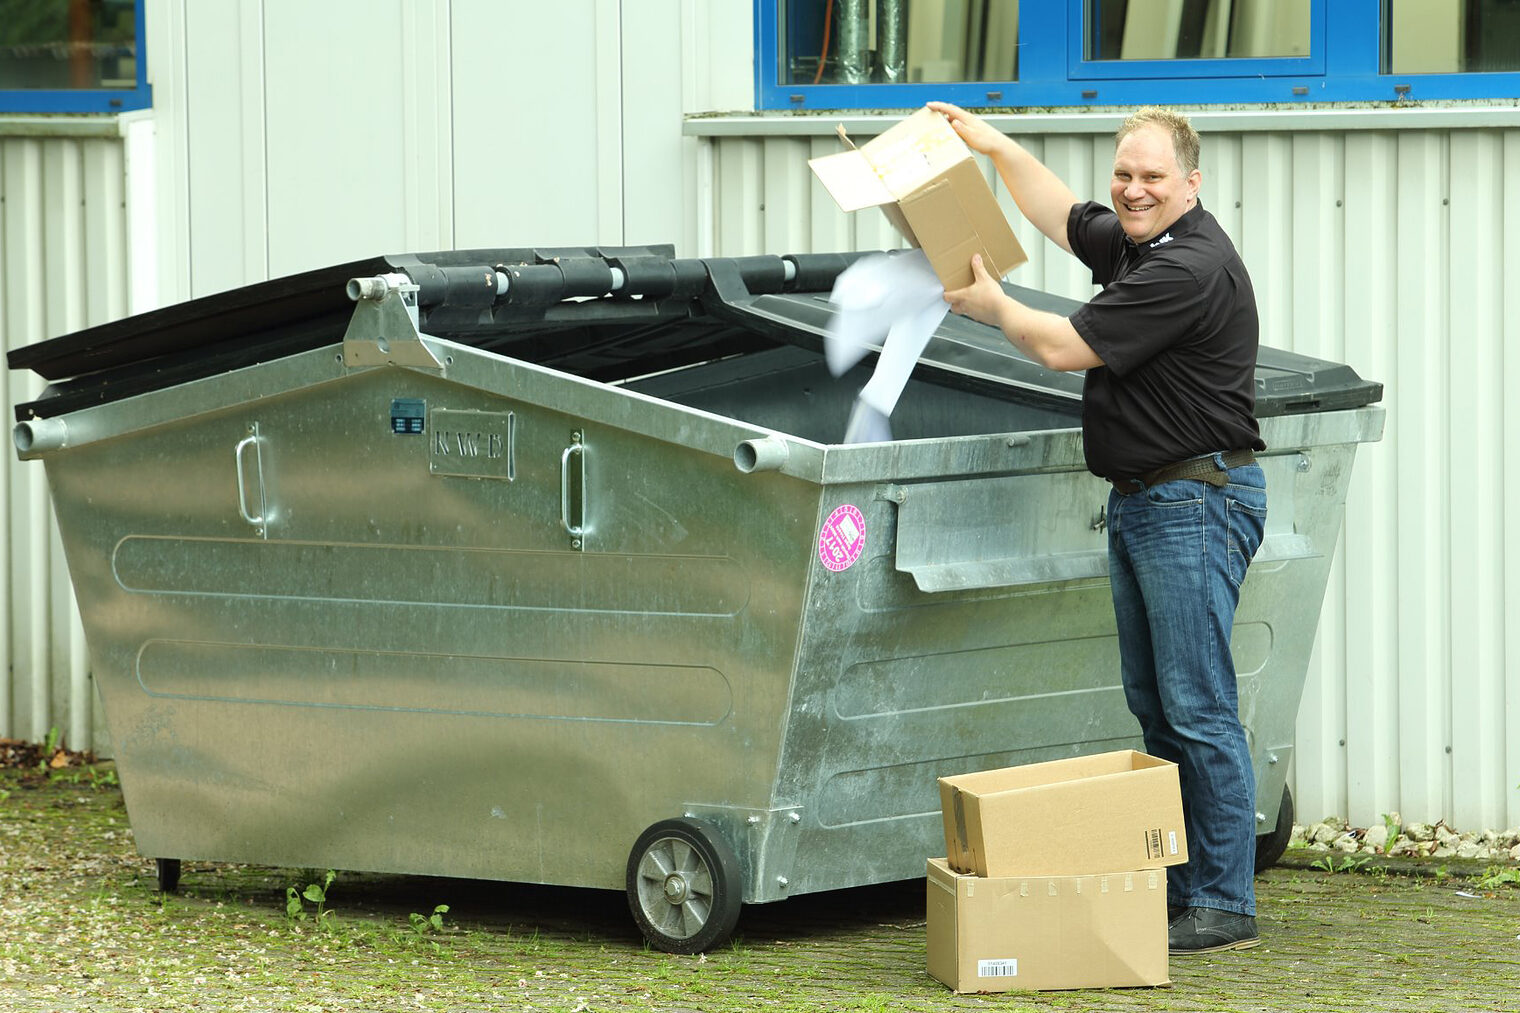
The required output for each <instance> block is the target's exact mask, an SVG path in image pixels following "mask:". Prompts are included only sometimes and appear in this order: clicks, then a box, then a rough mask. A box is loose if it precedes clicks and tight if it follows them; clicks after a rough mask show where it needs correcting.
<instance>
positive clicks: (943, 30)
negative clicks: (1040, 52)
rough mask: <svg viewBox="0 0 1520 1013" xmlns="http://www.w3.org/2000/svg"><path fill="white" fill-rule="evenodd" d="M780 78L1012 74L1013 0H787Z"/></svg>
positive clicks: (851, 80)
mask: <svg viewBox="0 0 1520 1013" xmlns="http://www.w3.org/2000/svg"><path fill="white" fill-rule="evenodd" d="M780 30H781V39H780V41H781V46H780V49H781V68H780V80H779V83H780V84H791V85H796V84H871V83H912V82H944V81H1014V80H1017V79H1018V36H1019V5H1018V0H789V2H787V3H785V4H784V5H783V6H782V13H781V25H780Z"/></svg>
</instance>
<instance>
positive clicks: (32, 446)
mask: <svg viewBox="0 0 1520 1013" xmlns="http://www.w3.org/2000/svg"><path fill="white" fill-rule="evenodd" d="M11 440H12V441H13V442H14V443H15V444H16V453H18V454H20V455H21V456H22V457H26V456H28V455H35V454H45V453H47V452H48V451H50V450H59V449H62V448H63V447H66V446H68V442H69V427H68V423H66V422H64V421H63V419H27V420H26V421H25V422H18V423H16V428H15V429H13V430H11Z"/></svg>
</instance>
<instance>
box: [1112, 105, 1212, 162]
mask: <svg viewBox="0 0 1520 1013" xmlns="http://www.w3.org/2000/svg"><path fill="white" fill-rule="evenodd" d="M1144 126H1157V127H1160V128H1161V129H1162V130H1165V131H1166V132H1167V133H1169V134H1171V135H1172V150H1174V151H1175V152H1176V153H1177V164H1178V165H1179V166H1181V168H1182V173H1183V175H1185V176H1186V175H1190V174H1191V173H1192V172H1193V170H1195V169H1197V168H1198V131H1196V130H1194V129H1193V124H1192V123H1190V122H1188V118H1187V117H1186V116H1184V115H1182V114H1181V113H1174V112H1172V111H1171V110H1170V109H1163V108H1161V107H1160V106H1145V107H1144V108H1143V109H1137V110H1135V112H1134V113H1133V114H1132V115H1131V116H1130V117H1129V118H1128V119H1126V120H1125V121H1124V122H1123V123H1121V124H1119V131H1118V133H1116V134H1114V143H1115V144H1117V143H1118V142H1120V141H1122V140H1124V139H1125V138H1126V137H1128V136H1129V135H1130V134H1132V133H1134V132H1135V131H1136V130H1138V129H1140V128H1141V127H1144Z"/></svg>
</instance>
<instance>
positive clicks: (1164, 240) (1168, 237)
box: [1151, 232, 1172, 250]
mask: <svg viewBox="0 0 1520 1013" xmlns="http://www.w3.org/2000/svg"><path fill="white" fill-rule="evenodd" d="M1171 241H1172V234H1171V233H1170V232H1168V233H1167V234H1166V235H1164V236H1162V237H1161V238H1160V239H1158V240H1156V241H1155V242H1154V243H1152V244H1151V249H1153V250H1154V249H1155V248H1156V247H1158V246H1160V245H1161V244H1162V243H1170V242H1171Z"/></svg>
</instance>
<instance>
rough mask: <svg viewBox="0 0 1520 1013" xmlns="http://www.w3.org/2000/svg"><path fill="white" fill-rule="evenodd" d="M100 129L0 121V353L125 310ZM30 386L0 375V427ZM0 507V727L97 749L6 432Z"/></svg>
mask: <svg viewBox="0 0 1520 1013" xmlns="http://www.w3.org/2000/svg"><path fill="white" fill-rule="evenodd" d="M103 128H104V129H103V130H102V131H101V133H100V135H99V136H88V135H86V136H56V133H57V128H56V127H55V126H52V125H48V126H40V125H34V124H27V123H24V122H23V123H19V124H15V123H13V124H7V125H4V126H0V345H3V347H4V349H5V350H6V351H7V352H8V351H10V350H11V349H13V348H18V347H20V346H22V345H27V344H30V343H32V342H34V341H41V340H43V339H44V338H47V337H51V336H53V335H56V334H63V333H66V332H68V331H72V330H78V329H79V328H81V327H88V326H91V325H93V324H98V323H104V322H106V321H108V320H114V319H116V318H119V317H121V316H124V315H125V314H126V312H127V307H128V305H129V297H130V285H129V278H128V275H127V265H128V257H127V195H126V179H127V173H126V152H127V148H128V145H127V143H126V141H125V140H124V139H123V137H122V136H119V135H118V123H117V122H116V121H108V122H106V123H105V124H103ZM92 129H95V128H92ZM50 134H51V136H50ZM41 387H42V381H41V380H40V379H38V377H36V376H35V375H34V374H32V373H21V372H17V373H11V372H9V371H7V380H6V385H5V418H6V420H7V424H6V429H7V431H8V430H9V428H10V427H9V420H10V419H12V418H14V416H13V414H12V406H13V405H15V404H17V403H18V402H22V401H27V400H30V399H31V398H33V397H35V396H36V394H37V393H38V392H39V391H40V390H41ZM0 513H3V520H0V523H3V525H4V527H5V530H6V531H8V533H9V537H8V538H6V539H4V540H3V542H0V570H3V573H4V579H3V580H0V615H3V616H4V618H5V620H6V621H5V622H4V623H0V661H3V662H4V663H5V665H6V667H5V668H4V669H3V670H0V735H8V736H13V737H18V738H26V739H42V738H45V737H46V736H47V735H48V733H49V731H50V730H51V729H54V728H56V729H57V730H58V732H59V734H61V735H62V736H63V737H64V738H65V740H66V741H67V742H68V743H69V744H70V745H71V746H75V747H78V748H89V747H92V746H95V745H99V744H102V743H103V741H104V740H103V728H102V726H101V725H100V723H99V722H98V721H97V715H96V713H95V707H94V702H95V694H94V692H93V689H92V688H91V684H90V679H89V657H88V653H87V651H86V649H85V643H84V631H83V629H82V627H81V626H80V622H79V612H78V609H77V608H76V607H75V605H74V596H73V590H72V587H71V585H70V583H69V577H68V570H67V566H66V564H65V561H64V558H63V550H62V547H61V544H60V541H59V538H58V534H57V529H56V527H55V525H54V524H53V518H52V505H51V503H50V501H49V498H48V490H47V477H46V475H45V474H44V472H43V469H42V468H40V467H38V466H37V465H36V464H35V463H23V462H21V461H18V460H16V458H15V454H14V453H10V452H9V441H7V453H6V464H5V466H4V467H0Z"/></svg>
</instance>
